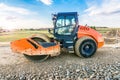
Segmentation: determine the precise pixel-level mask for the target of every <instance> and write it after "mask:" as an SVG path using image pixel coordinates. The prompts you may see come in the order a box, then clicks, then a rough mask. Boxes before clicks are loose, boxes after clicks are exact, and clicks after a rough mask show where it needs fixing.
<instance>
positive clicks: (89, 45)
mask: <svg viewBox="0 0 120 80" xmlns="http://www.w3.org/2000/svg"><path fill="white" fill-rule="evenodd" d="M74 50H75V53H76V55H78V56H79V57H85V58H88V57H91V56H92V55H94V54H95V52H96V50H97V44H96V41H95V40H94V39H92V38H90V37H82V38H80V39H78V40H77V41H76V43H75V49H74Z"/></svg>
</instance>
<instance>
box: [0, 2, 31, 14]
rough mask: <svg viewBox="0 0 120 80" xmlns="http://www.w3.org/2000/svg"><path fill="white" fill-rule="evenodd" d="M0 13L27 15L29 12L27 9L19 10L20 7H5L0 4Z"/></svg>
mask: <svg viewBox="0 0 120 80" xmlns="http://www.w3.org/2000/svg"><path fill="white" fill-rule="evenodd" d="M0 12H11V13H12V12H14V13H19V14H23V15H28V14H30V12H29V11H28V10H27V9H24V8H20V7H12V6H8V5H5V4H4V3H0Z"/></svg>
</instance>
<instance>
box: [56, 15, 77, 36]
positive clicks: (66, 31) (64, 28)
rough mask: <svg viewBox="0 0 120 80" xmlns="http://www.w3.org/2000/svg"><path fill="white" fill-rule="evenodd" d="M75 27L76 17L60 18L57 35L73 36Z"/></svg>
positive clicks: (57, 23)
mask: <svg viewBox="0 0 120 80" xmlns="http://www.w3.org/2000/svg"><path fill="white" fill-rule="evenodd" d="M75 25H76V22H75V16H58V17H57V21H56V30H55V33H57V34H59V35H71V33H72V32H73V30H74V27H75Z"/></svg>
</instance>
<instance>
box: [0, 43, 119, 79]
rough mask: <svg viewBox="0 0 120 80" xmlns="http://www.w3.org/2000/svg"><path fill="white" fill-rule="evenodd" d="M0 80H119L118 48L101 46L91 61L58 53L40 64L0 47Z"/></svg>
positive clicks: (73, 55)
mask: <svg viewBox="0 0 120 80" xmlns="http://www.w3.org/2000/svg"><path fill="white" fill-rule="evenodd" d="M0 55H1V56H0V80H120V48H115V47H111V46H106V45H105V46H104V47H103V48H101V49H98V50H97V52H96V54H95V55H94V56H93V57H91V58H87V59H85V58H79V57H77V56H76V55H75V54H68V53H62V54H61V55H59V56H57V57H52V58H48V59H47V60H46V61H44V62H39V61H30V60H27V59H26V58H25V57H24V56H23V55H19V54H14V53H12V52H11V50H10V47H9V46H3V47H0Z"/></svg>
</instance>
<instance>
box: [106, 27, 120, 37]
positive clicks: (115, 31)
mask: <svg viewBox="0 0 120 80" xmlns="http://www.w3.org/2000/svg"><path fill="white" fill-rule="evenodd" d="M105 36H106V37H108V38H109V37H115V36H117V37H120V30H118V29H111V30H110V31H108V32H106V33H105Z"/></svg>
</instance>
